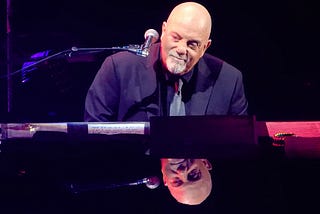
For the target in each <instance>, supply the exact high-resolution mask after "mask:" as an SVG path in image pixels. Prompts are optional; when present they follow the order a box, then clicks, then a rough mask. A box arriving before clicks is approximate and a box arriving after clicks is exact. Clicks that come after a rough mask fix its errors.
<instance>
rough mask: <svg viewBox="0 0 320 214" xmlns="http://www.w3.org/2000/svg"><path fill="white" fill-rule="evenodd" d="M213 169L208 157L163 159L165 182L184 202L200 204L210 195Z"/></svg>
mask: <svg viewBox="0 0 320 214" xmlns="http://www.w3.org/2000/svg"><path fill="white" fill-rule="evenodd" d="M211 169H212V166H211V163H210V162H209V161H208V160H207V159H166V158H163V159H161V171H162V174H163V182H164V184H165V185H166V186H167V187H168V189H169V191H170V193H171V195H172V196H173V197H174V198H175V199H176V200H177V201H178V202H180V203H182V204H187V205H198V204H201V203H202V202H203V201H204V200H205V199H206V198H207V197H208V196H209V195H210V193H211V189H212V180H211V175H210V172H209V170H211Z"/></svg>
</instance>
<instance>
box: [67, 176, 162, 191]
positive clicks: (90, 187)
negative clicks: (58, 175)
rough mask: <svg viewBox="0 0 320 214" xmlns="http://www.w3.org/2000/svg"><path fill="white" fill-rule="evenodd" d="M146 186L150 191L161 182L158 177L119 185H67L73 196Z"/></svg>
mask: <svg viewBox="0 0 320 214" xmlns="http://www.w3.org/2000/svg"><path fill="white" fill-rule="evenodd" d="M141 184H145V185H146V186H147V187H148V188H149V189H155V188H157V187H158V186H159V185H160V180H159V178H158V177H156V176H152V177H147V178H143V179H140V180H137V181H134V182H127V183H118V184H98V183H94V184H73V183H71V184H66V188H67V189H68V190H69V191H70V192H71V193H73V194H79V193H82V192H91V191H97V190H112V189H117V188H121V187H128V186H137V185H141Z"/></svg>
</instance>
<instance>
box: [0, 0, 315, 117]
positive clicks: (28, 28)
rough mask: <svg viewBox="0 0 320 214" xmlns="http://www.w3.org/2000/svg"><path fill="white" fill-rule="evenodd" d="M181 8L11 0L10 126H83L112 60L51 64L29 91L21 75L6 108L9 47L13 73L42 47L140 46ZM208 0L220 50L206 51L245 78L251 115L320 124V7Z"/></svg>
mask: <svg viewBox="0 0 320 214" xmlns="http://www.w3.org/2000/svg"><path fill="white" fill-rule="evenodd" d="M2 2H3V3H4V4H3V5H5V1H4V0H2ZM179 2H181V1H152V3H151V2H147V1H145V0H144V1H143V0H137V1H130V2H123V1H102V0H93V1H89V2H88V1H62V0H48V1H40V0H31V1H19V0H11V7H10V27H11V33H10V37H9V38H10V40H11V41H10V42H7V40H6V29H5V26H6V24H5V22H6V11H5V9H6V8H5V7H1V10H2V11H1V70H0V75H1V115H3V116H2V117H1V118H2V120H4V119H3V118H9V120H11V121H12V120H17V121H21V120H26V121H27V120H31V121H35V120H41V121H53V120H56V121H61V120H68V121H79V120H82V110H83V102H84V96H85V92H86V90H87V87H88V85H89V84H90V82H91V81H92V78H93V76H94V74H95V73H96V71H97V69H98V68H99V66H100V65H101V63H102V60H103V59H104V57H106V56H107V55H108V54H111V52H104V53H103V54H101V55H99V56H97V55H92V56H90V57H86V58H85V59H83V58H82V59H78V60H77V61H76V62H72V63H71V62H69V61H68V62H66V58H64V59H63V57H60V58H59V59H56V60H50V61H48V62H47V63H43V64H41V65H42V66H39V67H37V69H36V70H34V71H33V72H31V73H29V74H30V75H34V76H35V77H33V78H30V79H31V80H29V82H27V83H25V84H22V83H21V72H20V73H17V74H15V75H13V76H12V83H11V84H12V86H10V85H9V87H10V100H9V101H8V99H7V92H6V89H7V88H8V87H6V74H7V66H6V61H5V60H6V54H7V53H8V52H7V51H6V44H8V43H9V48H10V50H11V56H10V60H9V63H10V64H11V66H12V68H11V72H15V71H17V70H18V69H20V68H21V66H22V64H23V63H24V62H26V61H29V59H30V56H31V55H32V54H34V53H37V52H40V51H44V50H51V52H50V54H53V53H57V52H59V51H63V50H67V49H70V48H71V47H73V46H76V47H114V46H125V45H128V44H142V43H143V41H144V38H143V35H144V32H145V31H146V30H147V29H149V28H154V29H156V30H157V31H158V32H159V33H160V32H161V24H162V21H163V20H165V19H166V18H167V16H168V14H169V12H170V10H171V9H172V7H173V6H174V5H176V4H177V3H179ZM200 2H202V3H203V4H204V5H206V6H207V7H208V9H209V11H210V12H211V14H212V17H213V19H214V24H213V31H212V39H213V45H212V46H211V48H210V49H209V51H208V52H210V53H212V54H214V55H216V56H218V57H220V58H222V59H224V60H226V61H227V62H229V63H231V64H233V65H234V66H236V67H237V68H239V69H240V70H241V71H242V72H243V76H244V81H245V86H246V93H247V96H248V99H249V103H250V113H251V114H253V115H256V116H257V118H258V119H260V120H319V118H320V115H319V113H318V109H319V107H320V106H319V105H320V104H319V102H317V100H318V97H319V93H320V90H319V84H320V83H319V82H320V81H319V80H320V79H319V78H320V77H319V76H320V74H319V67H318V66H317V64H318V56H319V51H318V50H319V39H318V38H319V27H318V26H319V13H318V12H317V8H318V7H317V6H316V4H315V1H311V0H307V1H297V0H293V1H285V0H280V1H276V0H271V1H252V0H245V1H235V0H226V1H200ZM75 58H76V57H75ZM74 61H75V60H74ZM39 76H40V77H39ZM8 103H9V104H10V106H9V110H10V114H7V112H8V107H7V105H8Z"/></svg>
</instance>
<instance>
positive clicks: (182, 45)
mask: <svg viewBox="0 0 320 214" xmlns="http://www.w3.org/2000/svg"><path fill="white" fill-rule="evenodd" d="M187 49H188V46H187V43H186V42H185V41H183V40H180V41H179V44H178V47H177V53H178V54H179V55H183V54H186V53H187Z"/></svg>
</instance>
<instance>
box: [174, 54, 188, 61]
mask: <svg viewBox="0 0 320 214" xmlns="http://www.w3.org/2000/svg"><path fill="white" fill-rule="evenodd" d="M171 57H172V58H173V59H174V60H176V61H183V62H186V61H187V59H182V58H180V57H176V56H173V55H171Z"/></svg>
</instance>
